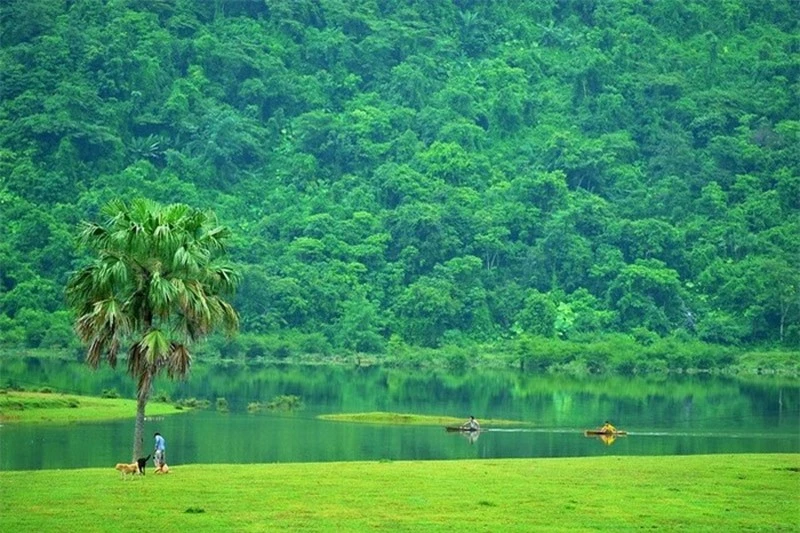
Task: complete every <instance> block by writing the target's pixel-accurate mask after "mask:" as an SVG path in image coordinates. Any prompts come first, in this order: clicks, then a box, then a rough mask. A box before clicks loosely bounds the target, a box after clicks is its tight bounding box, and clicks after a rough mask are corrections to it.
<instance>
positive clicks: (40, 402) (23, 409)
mask: <svg viewBox="0 0 800 533" xmlns="http://www.w3.org/2000/svg"><path fill="white" fill-rule="evenodd" d="M180 412H181V410H180V409H178V408H176V407H175V406H173V405H169V404H166V403H159V402H150V403H148V404H147V416H163V415H169V414H174V413H180ZM135 416H136V400H128V399H124V398H97V397H93V396H78V395H75V394H59V393H44V392H20V391H2V392H0V422H2V423H37V422H49V423H58V424H64V423H72V422H90V421H98V420H115V419H120V418H133V417H135Z"/></svg>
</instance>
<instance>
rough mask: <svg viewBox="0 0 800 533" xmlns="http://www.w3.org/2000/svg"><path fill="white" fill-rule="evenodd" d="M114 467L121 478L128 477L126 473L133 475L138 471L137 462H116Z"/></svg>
mask: <svg viewBox="0 0 800 533" xmlns="http://www.w3.org/2000/svg"><path fill="white" fill-rule="evenodd" d="M114 469H115V470H117V471H118V472H119V473H120V476H121V478H122V479H125V478H126V477H128V474H130V475H131V477H133V476H135V475H136V474H138V473H139V465H138V463H130V464H128V463H117V466H115V467H114Z"/></svg>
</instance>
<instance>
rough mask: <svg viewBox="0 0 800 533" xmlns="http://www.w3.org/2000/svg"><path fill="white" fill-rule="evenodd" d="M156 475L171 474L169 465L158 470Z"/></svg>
mask: <svg viewBox="0 0 800 533" xmlns="http://www.w3.org/2000/svg"><path fill="white" fill-rule="evenodd" d="M156 474H169V467H168V466H167V463H164V464H163V465H161V466H160V467H158V468H156Z"/></svg>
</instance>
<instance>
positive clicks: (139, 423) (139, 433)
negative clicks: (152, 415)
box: [133, 376, 152, 461]
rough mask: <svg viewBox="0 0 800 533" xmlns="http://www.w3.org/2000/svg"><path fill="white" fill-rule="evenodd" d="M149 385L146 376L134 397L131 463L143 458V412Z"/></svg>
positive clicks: (148, 378) (149, 380)
mask: <svg viewBox="0 0 800 533" xmlns="http://www.w3.org/2000/svg"><path fill="white" fill-rule="evenodd" d="M151 383H152V379H151V377H150V376H148V377H147V379H145V380H144V384H143V386H142V388H141V389H140V390H139V391H138V394H137V395H136V424H135V426H134V430H133V461H135V460H136V459H138V458H139V457H144V454H143V453H142V445H143V444H144V411H145V407H146V406H147V400H148V399H149V398H150V385H151Z"/></svg>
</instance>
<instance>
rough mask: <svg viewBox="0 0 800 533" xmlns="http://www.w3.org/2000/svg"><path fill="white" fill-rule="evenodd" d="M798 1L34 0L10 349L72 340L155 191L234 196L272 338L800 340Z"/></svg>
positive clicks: (0, 290)
mask: <svg viewBox="0 0 800 533" xmlns="http://www.w3.org/2000/svg"><path fill="white" fill-rule="evenodd" d="M795 8H796V6H795V4H794V2H792V1H791V0H761V1H758V2H754V1H751V0H725V1H722V0H715V1H709V2H682V1H677V0H676V1H670V0H661V1H658V2H639V1H636V2H632V1H627V0H613V1H605V2H592V1H569V0H564V1H537V2H514V1H507V0H499V1H491V2H489V1H482V0H459V1H453V2H428V1H424V2H423V1H414V0H410V1H406V2H386V1H381V0H375V1H366V2H364V1H354V0H295V1H275V2H255V1H254V2H240V1H226V0H219V1H215V2H193V1H188V0H185V1H184V0H178V1H175V2H162V1H158V0H115V1H100V0H87V1H82V2H63V1H60V0H8V1H6V2H4V3H3V5H2V7H0V17H2V20H3V21H4V22H3V27H2V45H0V62H2V64H3V83H2V84H0V179H2V188H1V189H0V220H2V222H3V227H4V228H5V237H4V239H3V242H2V243H0V249H2V253H0V344H2V345H5V346H28V347H40V346H41V347H57V346H68V345H70V343H71V342H72V341H71V340H70V334H69V317H68V315H67V314H66V313H65V312H64V303H63V299H62V297H61V288H62V287H63V286H64V285H65V283H66V281H67V277H68V276H69V273H70V272H71V271H73V270H76V269H77V268H79V267H80V265H82V264H83V261H84V259H83V257H82V256H81V255H80V254H79V253H76V252H75V251H74V249H73V247H72V245H71V243H70V238H69V236H70V235H71V234H72V233H73V228H74V227H75V225H76V224H77V223H78V221H80V220H92V219H94V218H95V217H96V216H97V214H98V213H99V211H100V209H101V208H102V206H103V205H105V204H106V203H107V202H109V201H110V200H113V199H116V198H134V197H143V198H149V199H151V200H155V201H158V202H161V203H172V202H180V203H185V204H188V205H192V206H195V207H198V208H201V209H206V208H213V209H214V211H215V212H216V213H217V214H218V215H219V217H220V218H221V219H222V220H224V221H226V224H227V225H229V226H230V227H231V229H232V230H233V233H232V235H231V238H230V242H229V251H230V256H231V258H232V259H233V260H234V261H236V262H237V263H239V264H240V265H242V271H243V273H244V274H245V276H244V278H243V279H244V282H243V283H244V285H243V290H241V291H239V293H238V294H237V295H236V297H235V300H234V304H235V305H236V307H237V309H239V310H240V311H241V319H242V331H243V333H245V334H248V335H254V336H273V337H275V336H283V337H286V338H290V337H291V338H295V339H301V340H299V341H298V342H297V345H298V346H301V349H304V350H309V351H314V352H318V353H330V352H331V351H336V350H357V351H366V352H372V353H383V352H385V351H391V350H394V349H395V348H396V347H397V346H398V345H401V344H407V345H412V346H428V347H436V346H441V345H443V344H448V343H470V342H483V341H496V342H505V341H506V340H508V339H514V338H518V337H519V336H520V335H524V334H536V335H543V336H552V337H553V338H561V339H579V338H581V336H593V335H600V334H606V333H609V334H610V333H623V334H634V333H637V332H638V333H641V332H642V330H646V331H647V332H648V334H654V335H657V336H661V337H669V336H674V335H681V336H683V338H695V339H700V340H705V341H708V342H715V343H722V344H726V345H761V346H779V345H780V346H788V347H794V348H797V347H798V346H800V269H798V263H799V262H798V259H800V216H799V215H800V150H798V145H799V143H800V105H799V104H800V102H798V99H797V95H798V94H800V82H799V81H798V80H799V79H800V41H799V40H798V31H797V16H796V12H795ZM162 303H163V302H162ZM157 310H158V306H156V307H154V312H156V314H157ZM638 333H637V334H638ZM264 349H268V350H273V351H274V350H275V347H274V346H267V347H266V348H264ZM247 350H248V348H247V346H243V347H241V349H238V348H237V349H236V350H234V351H238V353H240V354H242V355H244V354H246V352H247ZM252 353H259V349H254V351H253V352H252Z"/></svg>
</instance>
